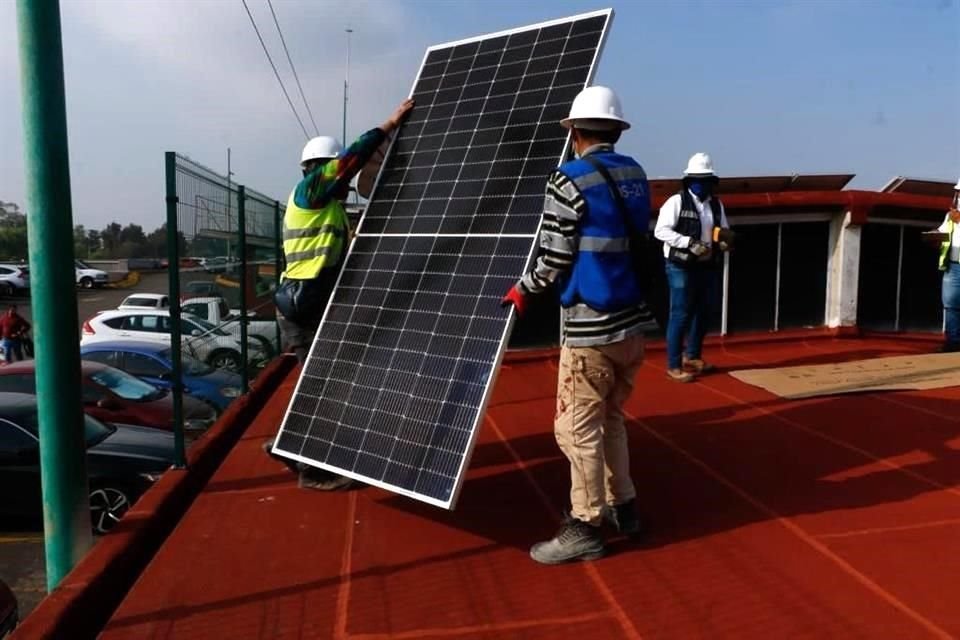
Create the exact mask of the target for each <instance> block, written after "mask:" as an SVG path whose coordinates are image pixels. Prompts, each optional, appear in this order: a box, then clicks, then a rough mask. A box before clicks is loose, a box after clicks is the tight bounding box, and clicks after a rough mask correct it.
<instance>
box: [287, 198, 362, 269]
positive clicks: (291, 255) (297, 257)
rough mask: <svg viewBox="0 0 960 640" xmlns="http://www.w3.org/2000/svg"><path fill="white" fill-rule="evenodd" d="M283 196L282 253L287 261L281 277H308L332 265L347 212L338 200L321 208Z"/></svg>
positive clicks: (345, 226)
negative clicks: (301, 203) (285, 199)
mask: <svg viewBox="0 0 960 640" xmlns="http://www.w3.org/2000/svg"><path fill="white" fill-rule="evenodd" d="M293 196H294V194H293V193H291V194H290V198H289V199H288V200H287V210H286V213H285V214H284V216H283V254H284V257H285V258H286V261H287V269H286V271H284V272H283V277H284V278H293V279H295V280H311V279H313V278H316V277H317V276H318V275H319V274H320V271H321V269H324V268H327V267H333V266H336V265H337V264H338V263H339V261H340V257H341V255H342V254H343V250H344V241H345V239H346V237H347V233H348V231H349V224H350V223H349V221H348V219H347V212H346V211H345V210H344V208H343V205H342V204H341V203H340V202H339V201H338V200H331V201H330V202H329V203H327V205H326V206H325V207H323V208H322V209H303V208H301V207H298V206H297V205H296V203H295V202H294V197H293Z"/></svg>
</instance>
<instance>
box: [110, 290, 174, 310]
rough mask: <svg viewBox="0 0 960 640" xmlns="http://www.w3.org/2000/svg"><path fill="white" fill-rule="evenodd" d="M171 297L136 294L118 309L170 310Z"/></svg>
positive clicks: (159, 294)
mask: <svg viewBox="0 0 960 640" xmlns="http://www.w3.org/2000/svg"><path fill="white" fill-rule="evenodd" d="M169 307H170V297H169V296H168V295H167V294H165V293H135V294H133V295H132V296H127V297H126V298H124V299H123V302H121V303H120V306H118V307H117V309H168V308H169Z"/></svg>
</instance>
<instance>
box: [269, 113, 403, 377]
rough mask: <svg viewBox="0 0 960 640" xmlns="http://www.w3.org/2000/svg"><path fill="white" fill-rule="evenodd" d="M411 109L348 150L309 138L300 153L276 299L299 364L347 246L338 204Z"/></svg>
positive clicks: (286, 343)
mask: <svg viewBox="0 0 960 640" xmlns="http://www.w3.org/2000/svg"><path fill="white" fill-rule="evenodd" d="M411 108H413V101H412V100H405V101H404V102H403V103H401V104H400V106H399V107H397V109H396V110H395V111H394V112H393V114H392V115H391V116H390V118H388V119H387V121H386V122H384V123H383V124H382V125H380V127H379V128H376V129H371V130H370V131H367V132H366V133H364V134H363V135H362V136H360V137H359V138H357V140H356V142H354V143H353V144H352V145H350V147H349V148H347V149H343V148H342V147H341V146H340V143H339V142H338V141H337V140H336V138H331V137H330V136H320V137H317V138H312V139H311V140H310V141H309V142H307V144H306V146H305V147H304V148H303V154H302V156H301V160H300V167H301V168H302V169H303V179H302V180H300V182H299V183H298V184H297V186H296V188H294V190H293V192H292V193H291V194H290V198H289V200H288V201H287V210H286V213H285V214H284V216H283V256H284V259H285V260H286V265H287V267H286V269H285V270H284V272H283V274H282V275H281V276H280V279H281V282H280V286H279V287H278V288H277V292H276V294H275V295H274V302H275V303H276V305H277V319H278V321H279V323H280V336H281V339H282V341H283V348H284V350H285V351H293V352H294V353H295V354H296V355H297V358H298V359H299V360H300V362H303V361H304V360H305V359H306V356H307V352H308V351H309V349H310V344H311V343H312V342H313V337H314V335H315V334H316V332H317V327H318V326H319V325H320V319H321V318H322V317H323V311H324V309H325V308H326V306H327V300H328V299H329V297H330V294H331V292H332V291H333V287H334V284H335V283H336V280H337V276H338V274H339V272H340V266H341V263H342V260H343V257H344V256H345V255H346V251H347V245H348V244H349V241H350V222H349V220H348V219H347V212H346V210H345V209H344V207H343V202H342V201H343V200H344V199H345V198H346V197H347V194H348V193H349V189H350V180H352V179H353V177H354V176H355V175H357V173H359V172H360V170H361V169H362V168H363V166H364V165H365V164H366V163H367V160H369V159H370V157H371V156H372V155H373V154H374V153H375V152H376V150H377V148H378V147H379V146H380V144H381V143H382V142H383V141H384V139H385V138H386V136H387V135H389V134H390V132H392V131H393V130H394V129H396V128H397V127H398V126H400V123H401V122H402V121H403V119H404V117H405V116H406V115H407V113H408V112H409V111H410V109H411Z"/></svg>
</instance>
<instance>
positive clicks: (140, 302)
mask: <svg viewBox="0 0 960 640" xmlns="http://www.w3.org/2000/svg"><path fill="white" fill-rule="evenodd" d="M123 304H124V305H127V306H137V307H155V306H157V301H156V299H155V298H127V299H126V300H124V301H123Z"/></svg>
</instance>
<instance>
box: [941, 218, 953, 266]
mask: <svg viewBox="0 0 960 640" xmlns="http://www.w3.org/2000/svg"><path fill="white" fill-rule="evenodd" d="M955 227H956V225H955V224H954V223H953V220H951V219H950V218H947V241H946V242H943V243H941V244H940V271H946V270H947V260H948V259H949V258H950V246H951V245H952V244H953V230H954V228H955Z"/></svg>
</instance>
